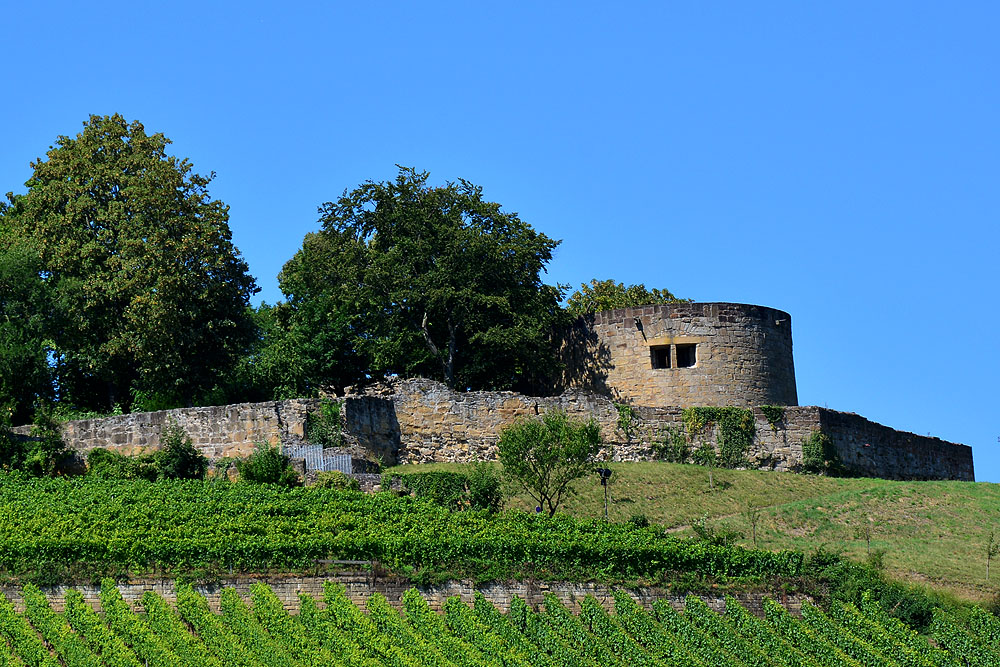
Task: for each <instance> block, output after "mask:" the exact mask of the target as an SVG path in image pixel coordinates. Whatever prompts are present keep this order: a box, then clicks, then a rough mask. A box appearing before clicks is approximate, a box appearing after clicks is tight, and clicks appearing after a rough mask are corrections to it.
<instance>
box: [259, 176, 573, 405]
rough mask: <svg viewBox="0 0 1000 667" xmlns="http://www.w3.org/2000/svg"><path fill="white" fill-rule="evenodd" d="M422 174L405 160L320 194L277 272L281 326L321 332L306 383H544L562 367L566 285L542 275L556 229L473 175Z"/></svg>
mask: <svg viewBox="0 0 1000 667" xmlns="http://www.w3.org/2000/svg"><path fill="white" fill-rule="evenodd" d="M427 181H428V174H427V173H426V172H419V171H416V170H415V169H410V168H402V167H401V168H400V169H399V174H398V176H397V177H396V179H395V181H391V182H379V183H376V182H371V181H369V182H366V183H364V184H362V185H360V186H359V187H357V188H355V189H354V190H352V191H350V192H345V193H344V194H343V195H342V196H341V197H340V198H339V199H338V200H337V201H335V202H328V203H326V204H325V205H324V206H323V208H322V217H321V219H320V221H321V223H322V225H323V228H322V230H321V231H319V232H317V233H314V234H309V235H307V236H306V238H305V240H304V241H303V246H302V249H301V250H300V251H299V252H297V253H296V254H295V256H294V257H293V258H292V259H291V260H289V262H288V263H286V264H285V266H284V268H283V269H282V271H281V274H280V275H279V283H280V286H281V289H282V291H283V292H284V294H285V295H286V297H287V299H288V301H287V306H281V308H282V309H283V310H287V311H288V313H287V316H285V315H283V317H285V320H284V321H283V322H282V323H281V324H280V328H281V330H282V331H284V332H285V333H286V334H287V335H288V336H292V337H293V338H294V342H293V343H292V346H294V345H295V344H297V343H298V342H299V341H309V340H312V339H315V338H316V337H319V336H324V335H325V336H326V337H327V343H326V345H325V346H324V348H323V350H324V351H325V352H324V356H323V357H322V361H321V363H320V364H319V365H318V367H316V368H310V369H308V372H307V373H305V375H307V376H309V375H311V376H313V377H314V378H315V379H314V380H311V381H312V382H317V381H319V382H329V381H330V380H333V379H336V380H337V383H339V384H354V383H357V382H363V381H365V380H366V379H368V378H379V377H382V376H384V375H385V374H388V373H396V374H398V375H401V376H404V377H412V376H414V375H422V376H425V377H434V378H437V379H440V380H443V381H444V382H446V383H447V384H448V385H449V386H451V387H461V388H473V389H519V390H523V391H527V392H529V393H532V392H533V391H534V392H537V391H538V390H539V389H540V388H542V387H543V386H547V384H548V382H547V380H548V378H549V377H551V376H552V375H553V374H554V371H555V370H557V366H556V364H557V359H558V355H557V354H556V351H557V347H558V341H557V338H556V337H555V336H554V335H553V332H554V331H556V330H557V329H558V328H559V327H560V326H561V324H562V320H563V314H562V311H561V309H560V308H559V307H558V301H559V298H560V294H561V293H560V290H559V289H558V288H556V287H551V286H548V285H544V284H543V283H542V282H541V277H540V276H541V272H542V271H543V270H544V268H545V265H546V264H547V263H548V262H549V261H550V260H551V258H552V251H553V249H554V248H555V247H556V245H557V242H556V241H553V240H552V239H549V238H548V237H546V236H545V235H544V234H540V233H538V232H536V231H534V230H533V229H532V228H531V227H530V226H529V225H528V224H526V223H525V222H523V221H522V220H521V219H520V218H518V216H517V215H516V214H514V213H506V212H503V211H502V210H501V207H500V205H499V204H496V203H492V202H487V201H485V200H484V199H483V194H482V188H480V187H478V186H476V185H473V184H472V183H469V182H468V181H464V180H460V181H459V182H457V183H446V184H445V185H443V186H438V187H431V186H429V185H428V183H427ZM331 322H332V325H333V326H332V329H331ZM277 339H278V340H280V336H279V337H277ZM338 360H346V361H347V363H346V364H343V365H342V366H338V364H337V361H338ZM543 378H544V379H545V380H546V382H544V383H543V382H542V379H543Z"/></svg>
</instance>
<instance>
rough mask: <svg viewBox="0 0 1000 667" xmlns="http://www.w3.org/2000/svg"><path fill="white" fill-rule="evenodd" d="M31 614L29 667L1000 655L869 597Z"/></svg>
mask: <svg viewBox="0 0 1000 667" xmlns="http://www.w3.org/2000/svg"><path fill="white" fill-rule="evenodd" d="M23 595H24V600H25V611H24V613H23V614H18V613H16V612H15V610H14V608H13V607H12V606H11V604H10V603H9V602H7V600H6V599H3V598H2V596H0V636H2V640H3V641H0V664H14V665H30V666H32V667H55V666H56V665H67V666H71V667H75V666H80V667H90V666H93V667H99V666H100V665H107V666H108V667H118V666H122V667H126V666H127V667H141V666H145V665H148V666H151V667H154V666H155V667H161V666H162V667H168V666H180V665H200V666H211V667H223V666H225V667H245V666H247V665H267V666H272V665H274V666H277V665H287V666H296V665H324V666H326V665H344V666H358V667H378V666H380V665H385V666H386V667H388V666H399V667H408V666H412V667H417V666H421V665H427V666H433V667H445V666H456V667H459V666H468V667H472V666H483V665H485V666H494V665H495V666H497V667H516V666H521V665H523V666H528V665H543V666H546V667H549V666H557V665H558V666H564V665H565V666H569V665H581V666H582V665H608V666H614V665H621V666H623V667H624V666H627V667H638V666H645V665H649V666H652V665H683V666H685V667H688V666H695V667H697V666H699V665H705V666H717V665H736V666H740V665H747V666H753V665H760V666H764V665H776V666H782V667H813V666H817V667H818V666H827V667H843V666H845V665H846V666H848V667H857V666H866V667H882V666H889V667H893V666H900V667H903V666H910V665H912V666H914V667H916V666H921V667H927V666H933V665H941V666H957V665H997V664H1000V642H998V639H1000V620H998V619H997V618H996V617H994V616H992V615H990V614H989V613H988V612H986V611H984V610H982V609H981V608H975V610H974V611H973V613H972V615H971V616H970V617H969V618H968V619H965V620H963V621H961V622H960V621H958V620H956V619H955V618H953V617H950V616H948V615H947V614H945V613H943V612H942V613H938V615H937V616H936V618H935V621H934V625H933V639H934V644H936V646H935V645H933V644H932V643H931V642H929V641H928V640H927V639H926V638H924V637H922V636H920V635H918V634H916V633H915V632H914V631H912V630H911V629H909V628H908V627H907V626H905V625H903V624H902V623H900V622H899V621H898V620H896V619H894V618H891V617H890V616H889V615H888V614H887V613H886V612H885V611H884V610H883V609H882V607H881V606H880V605H879V604H878V603H877V602H875V601H874V600H872V599H870V598H867V597H866V598H865V599H864V601H863V602H862V604H861V605H860V607H855V606H854V605H851V604H842V603H835V604H834V605H833V606H832V608H831V609H830V611H829V612H828V613H825V612H823V611H821V610H820V609H819V608H817V607H815V606H812V605H810V604H808V603H806V604H805V605H804V606H803V609H802V618H801V619H796V618H794V617H792V616H791V615H790V614H789V613H788V612H787V611H786V610H785V609H784V608H783V607H782V606H780V605H779V604H777V603H776V602H773V601H771V600H767V601H765V603H764V615H765V617H764V618H759V617H757V616H754V615H752V614H750V613H749V612H748V611H746V610H745V609H744V608H743V607H741V606H740V605H739V603H738V602H736V601H735V599H733V598H728V599H727V602H726V610H725V613H724V614H719V613H716V612H713V611H711V610H710V609H709V608H708V606H707V605H706V604H705V603H704V602H703V601H702V600H701V599H700V598H698V597H695V596H688V598H687V601H686V608H685V610H684V611H683V612H678V611H676V610H675V609H674V608H673V607H671V606H670V605H669V604H666V603H664V602H660V601H658V602H656V603H654V604H653V608H652V610H651V611H649V610H646V609H644V608H642V607H640V606H639V605H638V604H637V603H636V602H634V601H633V600H632V598H630V597H629V596H628V595H626V594H624V593H617V594H616V595H615V600H614V611H613V613H609V612H608V611H606V610H605V608H604V607H603V606H602V605H601V604H600V603H598V602H597V601H596V600H595V599H594V598H592V597H587V598H585V599H584V600H583V602H582V603H581V605H580V607H581V608H580V611H579V613H578V614H573V613H571V612H570V611H569V610H568V609H567V608H566V607H565V606H563V605H562V604H561V603H560V602H559V601H558V600H557V599H556V598H555V597H552V596H550V597H548V598H547V599H546V602H545V604H544V605H543V607H542V609H540V610H538V611H535V610H532V609H531V608H529V607H528V606H527V605H526V604H524V602H522V601H521V600H520V599H519V598H514V600H513V602H512V603H511V606H510V610H509V611H507V612H506V613H502V612H501V611H499V610H498V609H497V608H496V607H494V606H493V605H492V604H491V603H490V602H489V601H488V600H486V599H485V598H484V597H481V596H477V597H476V599H475V602H474V604H473V605H472V606H471V607H470V606H468V605H466V604H464V603H463V602H461V601H460V600H459V599H458V598H451V599H449V600H448V601H447V602H446V603H445V605H444V607H445V608H444V613H443V614H439V613H437V612H434V611H432V610H431V608H430V607H429V606H428V604H427V602H426V600H424V598H423V597H421V596H420V595H419V594H418V593H417V592H416V591H415V590H410V591H408V592H407V593H406V595H405V596H404V598H403V611H402V612H400V611H398V610H397V609H396V608H394V607H392V606H390V604H389V603H388V601H387V600H386V598H384V597H382V596H381V595H377V594H376V595H373V596H372V597H370V598H369V599H368V600H367V603H366V604H365V608H364V609H362V608H359V607H358V606H356V605H355V604H354V603H353V602H352V601H351V600H350V599H348V597H347V596H346V595H345V593H344V590H343V589H342V588H340V587H338V586H335V585H333V584H327V585H326V586H325V588H324V595H323V599H322V601H320V602H318V601H316V600H314V599H312V598H311V597H308V596H306V595H300V608H299V611H298V613H297V614H289V613H287V612H286V610H285V609H284V608H283V607H282V604H281V601H280V600H279V599H278V598H277V597H276V596H275V595H274V593H273V592H272V591H271V590H270V589H269V588H268V587H267V586H265V585H263V584H255V585H254V586H253V587H252V588H251V596H250V601H249V603H247V602H246V601H244V600H243V598H241V597H240V596H239V595H238V594H237V593H236V592H235V591H234V590H233V589H225V590H224V591H223V592H222V596H221V603H220V607H221V613H213V612H212V611H211V610H210V608H209V605H208V602H207V601H206V599H205V598H204V597H202V596H201V595H199V594H197V593H195V592H193V591H192V590H191V589H190V588H184V587H181V588H180V589H178V592H177V603H176V606H174V605H171V604H170V603H168V602H167V601H166V600H164V599H163V598H162V597H159V596H157V595H155V594H153V593H146V594H145V595H144V597H143V598H142V599H141V601H140V603H139V604H138V605H137V609H133V608H132V607H131V606H130V605H129V604H128V603H127V602H126V601H125V600H124V599H123V598H122V597H121V595H120V593H119V591H118V589H117V588H116V587H115V585H114V583H113V582H112V581H111V580H106V581H105V582H104V585H103V586H102V587H101V594H100V599H101V607H102V613H101V614H98V613H97V612H95V611H94V610H93V609H92V608H91V607H90V606H88V605H87V604H86V603H84V602H83V599H82V597H81V595H80V593H78V592H76V591H74V590H70V591H69V592H68V593H67V594H66V596H65V609H66V611H65V613H62V614H60V613H56V612H54V611H53V609H52V608H51V607H50V605H49V603H48V601H47V599H46V598H45V596H44V595H43V594H42V593H41V592H40V591H39V589H37V588H35V587H34V586H32V585H30V584H29V585H27V586H25V587H24V589H23Z"/></svg>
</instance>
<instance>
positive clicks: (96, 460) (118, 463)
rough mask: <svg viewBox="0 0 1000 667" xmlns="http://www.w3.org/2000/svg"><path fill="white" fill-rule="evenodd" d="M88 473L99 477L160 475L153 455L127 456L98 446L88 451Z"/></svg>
mask: <svg viewBox="0 0 1000 667" xmlns="http://www.w3.org/2000/svg"><path fill="white" fill-rule="evenodd" d="M87 474H88V475H90V476H93V477H97V478H99V479H145V480H149V481H153V480H155V479H156V478H157V477H158V476H159V470H157V467H156V462H155V461H154V459H153V457H152V456H151V455H148V454H147V455H144V456H126V455H124V454H121V453H119V452H115V451H112V450H110V449H104V448H103V447H98V448H96V449H92V450H90V451H89V452H88V453H87Z"/></svg>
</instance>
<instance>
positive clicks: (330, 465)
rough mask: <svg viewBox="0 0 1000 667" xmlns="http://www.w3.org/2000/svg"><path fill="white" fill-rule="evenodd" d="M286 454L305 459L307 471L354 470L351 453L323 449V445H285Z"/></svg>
mask: <svg viewBox="0 0 1000 667" xmlns="http://www.w3.org/2000/svg"><path fill="white" fill-rule="evenodd" d="M282 451H284V453H285V455H286V456H290V457H292V458H293V459H305V462H306V470H307V471H313V470H315V471H317V472H320V471H330V470H339V471H340V472H342V473H345V474H348V475H349V474H351V473H352V472H354V470H353V465H352V463H351V455H350V454H335V453H333V452H330V451H326V450H324V449H323V446H322V445H284V446H283V447H282Z"/></svg>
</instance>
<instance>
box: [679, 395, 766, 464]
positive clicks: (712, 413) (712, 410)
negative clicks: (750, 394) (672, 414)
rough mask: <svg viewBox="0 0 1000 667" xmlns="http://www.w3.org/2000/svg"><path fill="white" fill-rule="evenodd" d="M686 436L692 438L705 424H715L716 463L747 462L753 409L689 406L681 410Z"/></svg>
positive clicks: (707, 425)
mask: <svg viewBox="0 0 1000 667" xmlns="http://www.w3.org/2000/svg"><path fill="white" fill-rule="evenodd" d="M681 419H683V421H684V427H685V428H686V429H687V433H688V438H689V439H692V440H693V439H694V437H695V436H696V435H698V434H699V433H702V432H703V431H704V430H705V429H706V428H709V427H711V426H713V425H718V431H717V434H716V444H717V445H718V450H719V463H720V465H722V466H724V467H726V468H738V467H740V466H743V465H746V463H747V460H746V455H747V451H749V449H750V446H751V445H752V444H753V438H754V435H755V433H756V427H755V426H754V418H753V410H751V409H750V408H737V407H692V408H684V412H682V413H681Z"/></svg>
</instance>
